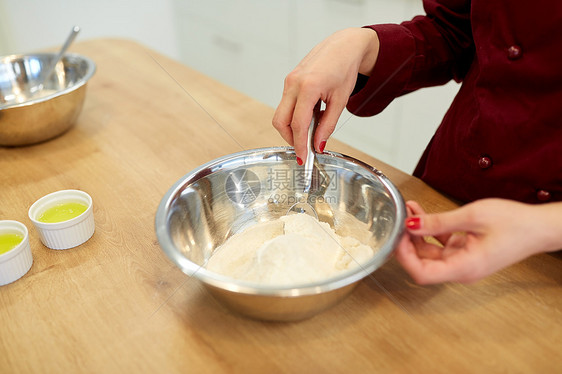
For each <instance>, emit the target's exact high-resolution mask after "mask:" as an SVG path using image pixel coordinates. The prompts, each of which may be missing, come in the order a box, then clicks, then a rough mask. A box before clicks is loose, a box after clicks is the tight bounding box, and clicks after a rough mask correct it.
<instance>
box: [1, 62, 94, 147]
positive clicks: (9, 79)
mask: <svg viewBox="0 0 562 374" xmlns="http://www.w3.org/2000/svg"><path fill="white" fill-rule="evenodd" d="M55 57H56V54H55V53H40V54H32V55H10V56H4V57H0V146H2V145H3V146H18V145H27V144H33V143H38V142H42V141H45V140H48V139H51V138H53V137H55V136H57V135H60V134H62V133H63V132H65V131H66V130H68V129H69V128H70V127H71V126H72V125H73V124H74V122H75V121H76V118H77V117H78V115H79V114H80V111H81V110H82V105H83V103H84V98H85V95H86V84H87V83H88V80H89V79H90V78H91V77H92V75H93V74H94V72H95V70H96V65H95V64H94V62H93V61H92V60H91V59H89V58H87V57H84V56H81V55H78V54H72V53H67V54H66V55H65V56H64V57H63V59H62V61H61V62H59V63H58V64H57V67H56V70H55V72H54V73H53V74H51V76H50V77H49V79H47V80H46V81H43V79H44V78H45V77H44V76H43V75H44V71H45V70H46V69H48V68H49V67H50V64H51V62H52V61H53V60H54V59H55ZM41 84H42V86H41ZM38 88H41V89H39V90H37V89H38Z"/></svg>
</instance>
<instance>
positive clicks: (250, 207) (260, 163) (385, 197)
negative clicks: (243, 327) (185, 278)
mask: <svg viewBox="0 0 562 374" xmlns="http://www.w3.org/2000/svg"><path fill="white" fill-rule="evenodd" d="M318 158H319V161H320V164H322V165H323V167H324V171H325V174H326V175H327V176H328V179H329V183H328V185H327V188H326V190H325V193H324V194H323V196H319V197H318V198H317V199H316V200H315V201H314V202H313V207H314V208H315V210H316V212H317V213H318V217H319V219H320V221H325V222H328V223H330V225H331V226H332V227H333V228H334V229H335V230H336V232H338V234H341V235H345V236H354V237H355V238H357V239H359V240H360V241H361V242H363V243H364V244H368V245H370V246H371V247H372V248H373V249H374V250H375V255H374V256H373V257H372V258H371V259H369V260H368V261H367V262H366V263H363V264H362V265H361V266H359V267H356V268H354V269H351V270H348V271H346V272H343V273H340V274H338V275H337V276H334V277H332V278H329V279H325V280H323V281H319V282H315V283H309V284H299V285H293V286H280V287H278V286H271V285H260V284H256V283H251V282H246V281H241V280H237V279H233V278H230V277H227V276H224V275H221V274H217V273H214V272H211V271H209V270H207V269H206V268H205V265H206V262H207V260H208V259H209V258H210V257H211V256H212V255H213V251H214V250H215V249H216V248H217V247H219V246H220V245H221V244H223V243H224V242H225V241H226V240H227V239H228V238H229V237H230V236H232V235H233V234H236V233H238V232H240V231H242V230H244V228H246V227H248V226H249V225H252V224H255V223H257V222H263V221H267V220H273V219H276V218H278V217H281V216H283V215H285V214H287V211H288V209H289V208H290V207H291V206H292V205H293V204H294V203H295V202H296V201H299V200H301V199H302V182H303V181H302V177H303V169H302V167H301V166H298V165H297V163H296V161H295V153H294V151H293V149H292V148H289V147H276V148H262V149H255V150H247V151H243V152H239V153H235V154H232V155H228V156H224V157H221V158H219V159H216V160H214V161H211V162H209V163H207V164H205V165H202V166H200V167H199V168H197V169H195V170H193V171H191V172H190V173H188V174H187V175H185V176H184V177H183V178H181V179H180V180H179V181H177V182H176V184H175V185H174V186H172V187H171V188H170V189H169V191H168V192H167V193H166V195H165V196H164V197H163V199H162V201H161V203H160V205H159V207H158V210H157V212H156V219H155V228H156V234H157V237H158V241H159V243H160V246H161V247H162V249H163V251H164V252H165V253H166V255H167V256H168V257H169V258H170V259H171V260H172V261H173V262H174V263H175V264H176V265H177V266H178V267H179V268H180V269H181V270H182V271H183V272H184V273H186V274H188V275H189V276H193V277H196V278H197V279H199V280H200V281H201V282H202V283H203V284H204V285H205V286H206V288H207V289H208V290H209V291H210V293H211V294H212V295H213V296H214V297H215V298H216V299H217V300H218V301H220V302H222V303H223V304H224V305H226V306H227V307H228V308H230V309H231V310H233V311H236V312H238V313H240V314H243V315H245V316H248V317H252V318H257V319H262V320H275V321H294V320H300V319H305V318H308V317H311V316H313V315H315V314H317V313H319V312H321V311H323V310H325V309H326V308H328V307H330V306H333V305H335V304H336V303H338V302H339V301H340V300H342V299H343V298H344V297H345V296H347V295H348V294H349V293H350V292H351V291H352V290H353V289H354V287H355V286H356V285H357V283H358V282H359V281H360V280H361V279H363V278H365V277H367V276H369V275H370V274H371V273H372V272H373V271H375V270H376V269H377V268H379V267H380V266H381V265H382V264H383V263H384V262H385V261H386V260H387V258H388V257H389V256H390V255H391V253H392V251H393V250H394V248H395V247H396V245H397V244H398V241H399V240H400V238H401V236H402V234H403V232H404V219H405V217H406V208H405V205H404V200H403V199H402V196H401V195H400V192H399V191H398V190H397V189H396V187H395V186H394V185H393V184H392V183H391V182H390V180H388V179H387V178H386V177H385V176H384V175H383V174H382V173H381V172H379V171H378V170H376V169H374V168H372V167H370V166H369V165H367V164H365V163H363V162H361V161H358V160H356V159H354V158H351V157H348V156H344V155H341V154H338V153H334V152H328V153H325V154H321V155H318Z"/></svg>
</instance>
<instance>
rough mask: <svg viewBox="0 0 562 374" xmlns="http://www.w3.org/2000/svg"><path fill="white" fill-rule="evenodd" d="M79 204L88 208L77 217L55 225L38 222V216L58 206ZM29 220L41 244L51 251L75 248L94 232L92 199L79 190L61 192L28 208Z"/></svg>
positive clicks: (49, 195)
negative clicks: (37, 233)
mask: <svg viewBox="0 0 562 374" xmlns="http://www.w3.org/2000/svg"><path fill="white" fill-rule="evenodd" d="M72 202H74V203H81V204H85V205H87V206H88V208H87V209H86V211H85V212H84V213H82V214H80V215H79V216H78V217H74V218H72V219H69V220H67V221H63V222H56V223H45V222H39V221H38V218H39V216H40V215H41V214H42V213H43V212H44V211H45V210H47V209H49V208H51V207H53V206H56V205H58V204H65V203H72ZM29 219H31V222H33V225H34V226H35V228H36V229H37V231H38V232H39V236H40V238H41V242H42V243H43V244H44V245H45V246H47V247H49V248H51V249H68V248H73V247H76V246H78V245H80V244H82V243H84V242H86V241H87V240H88V239H90V238H91V237H92V235H93V234H94V230H95V223H94V208H93V202H92V197H91V196H90V195H88V194H87V193H86V192H84V191H80V190H62V191H57V192H53V193H50V194H48V195H45V196H43V197H42V198H40V199H39V200H37V201H36V202H35V203H33V205H32V206H31V207H30V208H29Z"/></svg>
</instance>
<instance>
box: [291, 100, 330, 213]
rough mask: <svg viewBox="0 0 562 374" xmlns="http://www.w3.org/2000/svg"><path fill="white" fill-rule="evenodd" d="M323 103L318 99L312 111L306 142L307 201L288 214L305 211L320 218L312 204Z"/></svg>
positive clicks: (305, 195) (293, 207)
mask: <svg viewBox="0 0 562 374" xmlns="http://www.w3.org/2000/svg"><path fill="white" fill-rule="evenodd" d="M321 104H322V101H321V100H318V102H317V103H316V105H315V106H314V109H313V111H312V119H311V121H310V126H309V127H308V137H307V143H306V150H307V155H306V161H305V163H304V182H305V184H304V191H303V193H304V194H303V195H304V197H305V201H302V200H301V201H299V202H297V203H295V204H293V206H291V208H289V210H288V212H287V214H293V213H305V214H308V215H309V216H313V217H314V218H316V219H318V213H316V210H315V209H314V207H313V206H312V204H311V199H310V198H311V190H312V186H313V176H314V174H315V173H314V166H315V165H314V164H315V162H314V161H315V153H314V133H315V132H316V126H318V119H319V118H318V117H319V116H320V105H321Z"/></svg>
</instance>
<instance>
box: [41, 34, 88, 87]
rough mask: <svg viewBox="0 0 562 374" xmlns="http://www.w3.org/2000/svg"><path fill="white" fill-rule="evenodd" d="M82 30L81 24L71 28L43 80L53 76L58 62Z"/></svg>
mask: <svg viewBox="0 0 562 374" xmlns="http://www.w3.org/2000/svg"><path fill="white" fill-rule="evenodd" d="M79 32H80V27H79V26H74V27H73V28H72V30H70V34H69V35H68V37H67V38H66V41H65V42H64V44H63V46H62V48H61V49H60V51H59V53H58V54H57V56H56V57H55V59H54V61H53V62H51V65H50V66H49V69H48V70H47V73H46V75H45V76H44V77H43V79H42V82H41V83H43V82H45V81H46V80H47V79H49V78H50V77H51V75H52V74H53V72H54V71H55V67H56V66H57V64H58V63H59V61H60V60H61V59H62V57H63V56H64V54H65V53H66V50H67V49H68V47H70V45H71V44H72V42H73V41H74V39H75V38H76V35H78V33H79Z"/></svg>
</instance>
